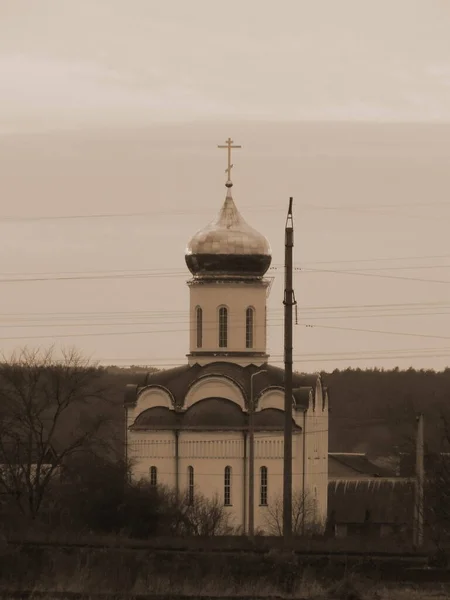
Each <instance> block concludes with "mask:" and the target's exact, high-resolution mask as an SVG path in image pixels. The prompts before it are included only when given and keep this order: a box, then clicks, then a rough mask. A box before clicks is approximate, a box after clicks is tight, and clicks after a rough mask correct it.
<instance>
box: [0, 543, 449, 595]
mask: <svg viewBox="0 0 450 600" xmlns="http://www.w3.org/2000/svg"><path fill="white" fill-rule="evenodd" d="M333 573H334V574H333ZM341 574H342V571H341ZM325 576H326V578H327V579H325ZM340 577H341V576H340V575H338V574H337V572H335V571H327V568H326V567H324V568H322V567H320V568H319V567H301V568H299V566H298V565H297V564H296V563H295V562H290V561H289V557H288V556H286V555H283V554H276V553H274V554H273V555H272V556H271V557H269V558H266V559H263V558H262V557H261V556H254V557H251V556H248V555H239V556H238V557H233V556H224V555H216V556H212V555H211V554H209V553H207V552H205V553H204V555H203V556H199V555H195V556H194V555H192V554H190V553H189V552H186V553H178V554H176V555H173V554H171V555H166V556H164V555H162V554H159V553H152V552H150V551H141V550H139V551H124V550H120V549H111V548H109V549H104V550H89V549H84V550H83V549H77V550H71V551H67V552H66V551H62V550H61V549H59V550H57V551H55V550H53V549H50V550H47V551H43V550H35V551H33V552H30V551H27V550H20V549H18V548H17V549H15V550H11V549H10V548H9V549H7V550H6V551H5V550H3V552H1V556H0V590H1V589H3V590H8V591H14V590H17V591H18V590H27V589H28V590H29V589H33V590H35V591H36V592H47V591H48V592H51V591H54V592H60V593H61V592H82V593H83V594H86V596H88V595H89V594H92V597H93V600H94V596H95V594H97V593H99V592H101V593H104V594H109V593H110V594H111V595H113V594H115V595H117V594H123V596H124V597H127V596H131V595H133V594H136V595H141V594H155V595H167V597H170V594H180V595H189V596H192V597H193V598H199V597H200V596H207V597H218V596H236V597H247V598H252V597H253V598H255V597H268V596H278V597H283V598H291V599H292V598H297V599H299V598H302V599H303V598H304V599H308V600H419V599H420V600H431V599H433V600H443V599H444V598H448V599H449V600H450V594H448V593H445V591H444V588H443V587H442V589H437V590H436V591H426V590H425V589H422V590H419V589H417V588H416V589H414V588H411V587H409V588H408V589H406V588H405V586H400V585H398V586H396V587H394V586H393V585H390V586H388V585H382V584H380V582H377V581H376V580H375V578H372V579H370V578H369V577H365V578H364V577H363V576H361V575H351V574H347V576H346V577H345V579H341V580H340V581H337V582H336V583H335V584H334V585H332V584H330V581H333V580H337V579H339V578H340ZM373 577H374V576H373ZM50 597H51V593H49V596H48V598H49V600H50Z"/></svg>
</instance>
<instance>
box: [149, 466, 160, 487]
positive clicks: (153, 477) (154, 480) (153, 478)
mask: <svg viewBox="0 0 450 600" xmlns="http://www.w3.org/2000/svg"><path fill="white" fill-rule="evenodd" d="M150 485H153V486H157V485H158V469H157V468H156V467H150Z"/></svg>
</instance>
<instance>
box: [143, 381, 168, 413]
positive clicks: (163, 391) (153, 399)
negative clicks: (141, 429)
mask: <svg viewBox="0 0 450 600" xmlns="http://www.w3.org/2000/svg"><path fill="white" fill-rule="evenodd" d="M157 406H162V407H164V408H169V409H170V410H174V400H173V396H172V394H171V393H170V392H169V390H168V389H167V388H165V387H162V386H156V385H152V386H149V387H146V388H144V389H143V390H142V391H141V392H140V394H139V396H138V399H137V403H136V409H135V414H136V416H137V415H139V414H140V413H142V412H143V411H144V410H148V409H149V408H155V407H157Z"/></svg>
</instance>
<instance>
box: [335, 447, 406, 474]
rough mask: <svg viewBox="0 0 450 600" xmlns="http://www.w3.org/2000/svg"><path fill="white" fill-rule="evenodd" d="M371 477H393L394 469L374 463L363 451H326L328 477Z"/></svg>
mask: <svg viewBox="0 0 450 600" xmlns="http://www.w3.org/2000/svg"><path fill="white" fill-rule="evenodd" d="M373 477H395V473H394V471H391V470H389V469H386V468H384V467H379V466H378V465H375V464H374V463H373V462H371V461H370V460H369V459H368V458H367V455H366V454H364V453H358V452H329V453H328V478H329V479H348V478H354V479H367V478H369V479H370V478H373Z"/></svg>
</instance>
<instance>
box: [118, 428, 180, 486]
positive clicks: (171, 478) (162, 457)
mask: <svg viewBox="0 0 450 600" xmlns="http://www.w3.org/2000/svg"><path fill="white" fill-rule="evenodd" d="M128 458H129V459H130V460H131V463H132V477H133V479H135V480H139V479H149V477H150V467H153V466H154V467H156V468H157V483H158V485H167V486H169V487H175V481H176V478H175V433H174V432H173V431H139V432H134V431H128Z"/></svg>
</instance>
